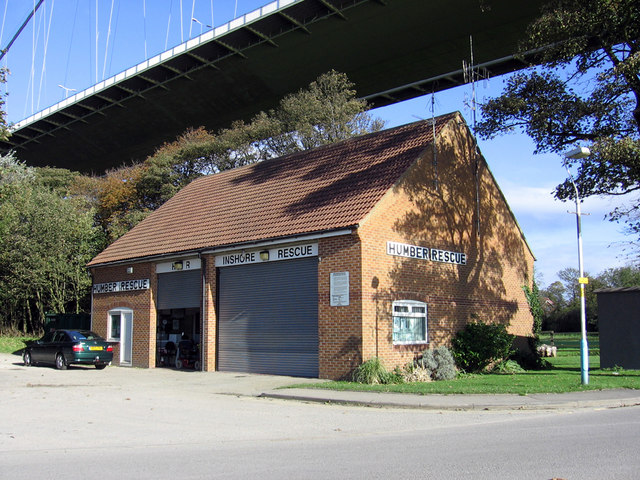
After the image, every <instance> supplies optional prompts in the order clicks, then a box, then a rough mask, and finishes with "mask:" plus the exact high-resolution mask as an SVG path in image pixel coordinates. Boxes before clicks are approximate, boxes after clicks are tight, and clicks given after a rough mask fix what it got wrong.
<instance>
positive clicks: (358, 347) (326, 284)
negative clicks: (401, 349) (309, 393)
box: [318, 235, 362, 378]
mask: <svg viewBox="0 0 640 480" xmlns="http://www.w3.org/2000/svg"><path fill="white" fill-rule="evenodd" d="M360 256H361V251H360V241H359V239H358V237H357V235H344V236H339V237H331V238H326V239H322V240H320V242H319V244H318V257H319V258H318V260H319V263H318V337H319V355H320V358H319V367H320V372H319V376H320V378H340V377H342V376H344V375H346V374H347V373H349V372H350V371H351V370H352V369H353V368H355V367H356V366H358V365H359V364H360V363H362V301H361V299H362V291H361V288H360V286H361V284H362V280H361V272H360ZM332 272H349V283H350V291H349V305H348V306H335V307H332V306H330V281H331V273H332Z"/></svg>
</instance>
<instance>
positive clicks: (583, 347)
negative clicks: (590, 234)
mask: <svg viewBox="0 0 640 480" xmlns="http://www.w3.org/2000/svg"><path fill="white" fill-rule="evenodd" d="M589 155H591V152H590V151H589V149H588V148H586V147H578V148H574V149H573V150H571V151H569V152H567V153H565V155H564V156H565V159H572V160H577V159H580V158H585V157H588V156H589ZM565 168H566V169H567V173H568V174H569V180H570V181H571V185H573V189H574V190H575V196H576V199H575V200H576V225H577V228H578V268H579V270H580V278H578V282H579V283H580V334H581V337H580V377H581V381H582V384H583V385H588V384H589V345H588V344H587V313H586V310H587V308H586V299H585V295H584V289H585V285H586V284H587V283H588V279H587V278H586V277H585V276H584V268H583V264H582V228H581V224H582V222H581V220H580V216H581V213H580V195H579V193H578V187H577V186H576V184H575V182H574V181H573V175H571V172H570V171H569V166H568V165H567V162H566V161H565Z"/></svg>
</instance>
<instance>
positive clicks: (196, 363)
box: [193, 360, 200, 370]
mask: <svg viewBox="0 0 640 480" xmlns="http://www.w3.org/2000/svg"><path fill="white" fill-rule="evenodd" d="M193 369H194V370H200V362H199V361H198V360H196V361H195V363H194V364H193Z"/></svg>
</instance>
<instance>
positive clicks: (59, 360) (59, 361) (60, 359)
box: [56, 353, 67, 370]
mask: <svg viewBox="0 0 640 480" xmlns="http://www.w3.org/2000/svg"><path fill="white" fill-rule="evenodd" d="M56 368H57V369H58V370H66V369H67V361H66V360H65V359H64V355H63V354H61V353H59V354H57V355H56Z"/></svg>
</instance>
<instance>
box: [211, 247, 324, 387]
mask: <svg viewBox="0 0 640 480" xmlns="http://www.w3.org/2000/svg"><path fill="white" fill-rule="evenodd" d="M218 280H219V284H218V285H219V302H218V305H219V310H218V315H219V323H218V369H219V370H221V371H232V372H249V373H265V374H272V375H291V376H300V377H317V376H318V259H317V257H310V258H304V259H298V260H288V261H278V262H268V263H259V264H252V265H242V266H236V267H226V268H220V269H219V277H218Z"/></svg>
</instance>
